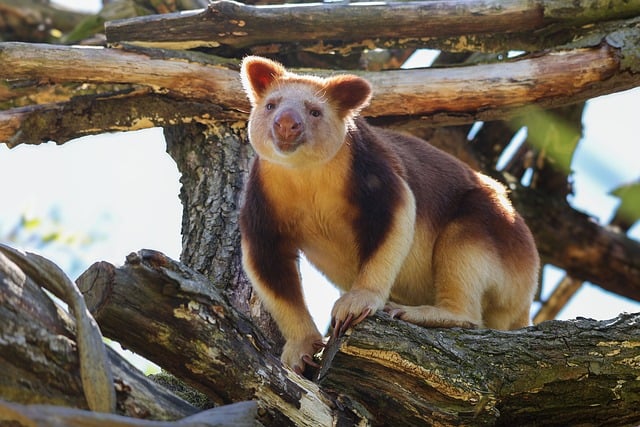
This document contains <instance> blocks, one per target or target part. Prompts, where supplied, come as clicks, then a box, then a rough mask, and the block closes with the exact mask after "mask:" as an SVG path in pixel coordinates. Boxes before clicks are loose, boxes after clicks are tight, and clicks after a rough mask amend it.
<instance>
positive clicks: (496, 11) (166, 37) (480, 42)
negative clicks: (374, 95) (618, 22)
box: [106, 0, 640, 53]
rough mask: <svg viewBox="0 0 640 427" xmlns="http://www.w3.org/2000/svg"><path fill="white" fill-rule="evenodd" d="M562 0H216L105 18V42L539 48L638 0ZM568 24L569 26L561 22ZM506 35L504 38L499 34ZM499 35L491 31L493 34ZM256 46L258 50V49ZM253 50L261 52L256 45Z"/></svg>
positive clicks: (618, 14)
mask: <svg viewBox="0 0 640 427" xmlns="http://www.w3.org/2000/svg"><path fill="white" fill-rule="evenodd" d="M586 3H587V2H577V3H575V2H574V3H569V2H566V1H536V2H529V1H524V0H508V1H500V2H495V1H489V2H487V1H484V0H472V1H412V2H390V3H388V2H387V3H379V4H376V3H366V4H365V3H329V4H327V3H324V4H319V3H315V4H287V5H269V6H251V5H245V4H242V3H237V2H234V1H217V2H214V3H212V4H211V5H210V6H209V7H208V8H207V9H205V10H202V11H193V12H192V13H189V14H184V13H182V14H168V15H162V16H160V15H156V16H147V17H140V18H134V19H128V20H120V21H112V22H108V23H107V24H106V34H107V40H108V41H109V42H110V43H123V42H126V43H136V44H138V45H144V46H152V47H169V48H179V49H188V48H194V47H214V48H215V47H223V48H225V49H232V50H234V51H235V52H239V51H242V50H245V51H246V49H247V48H256V47H258V46H271V48H270V50H271V51H273V45H274V44H276V45H279V47H280V49H278V50H280V51H282V50H286V49H287V45H292V44H295V45H296V46H299V45H302V46H304V49H305V50H310V51H314V52H332V51H334V52H335V51H339V52H342V53H346V52H349V51H351V50H352V49H356V48H361V47H366V48H369V49H372V48H375V47H392V46H418V45H421V46H427V47H431V48H436V49H443V50H448V51H465V50H466V51H469V50H482V51H485V52H486V51H490V50H494V51H507V50H513V49H521V50H536V51H537V50H542V49H545V48H547V47H551V46H558V45H561V44H564V43H568V42H570V41H572V39H573V37H575V36H576V33H584V32H585V31H586V30H587V29H588V27H585V24H587V23H590V24H594V23H597V22H600V21H608V20H613V19H622V18H628V17H633V16H637V15H639V14H640V5H639V4H638V3H637V2H626V1H622V0H616V1H614V2H610V3H609V4H608V7H607V8H602V7H600V6H599V5H597V4H586ZM569 28H570V29H571V31H567V29H569ZM506 34H508V37H505V35H506ZM496 35H497V36H496ZM256 50H257V52H256ZM254 53H260V52H259V48H258V49H254Z"/></svg>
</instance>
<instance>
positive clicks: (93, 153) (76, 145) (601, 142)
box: [0, 1, 640, 330]
mask: <svg viewBox="0 0 640 427" xmlns="http://www.w3.org/2000/svg"><path fill="white" fill-rule="evenodd" d="M60 3H64V4H67V5H69V6H70V7H73V8H75V9H78V8H79V6H81V7H82V8H83V9H86V10H89V11H92V10H95V8H96V7H99V2H98V1H84V2H83V1H75V2H74V1H64V2H63V1H61V2H60ZM638 112H640V88H636V89H635V90H632V91H627V92H624V93H619V94H614V95H610V96H606V97H601V98H597V99H595V100H592V101H590V102H589V103H588V105H587V108H586V111H585V113H584V116H583V122H584V138H583V140H582V141H581V143H580V145H579V147H578V152H577V154H576V156H575V158H574V164H573V169H574V171H575V173H574V180H575V192H576V194H575V196H574V197H572V198H571V200H570V201H571V203H572V204H573V205H574V206H575V207H577V208H578V209H581V210H584V211H587V212H589V213H590V214H591V215H593V216H594V217H595V218H596V219H597V220H599V221H601V222H603V223H607V222H608V221H609V220H610V219H611V215H612V212H613V210H614V209H615V207H616V206H617V204H618V200H617V198H615V197H612V196H610V195H608V192H609V191H611V190H613V189H614V188H616V187H617V186H619V185H621V184H623V183H626V182H629V181H632V180H634V179H636V178H638V177H639V176H640V161H638V155H637V153H638V147H640V137H639V132H638V117H639V116H638ZM178 179H179V174H178V171H177V168H176V166H175V163H174V162H173V160H172V159H171V158H170V157H169V155H168V154H166V152H165V143H164V138H163V135H162V130H161V129H149V130H144V131H136V132H129V133H115V134H105V135H99V136H93V137H86V138H80V139H78V140H75V141H70V142H68V143H66V144H64V145H62V146H56V145H55V144H53V143H48V144H42V145H39V146H26V145H22V146H19V147H17V148H15V149H13V150H9V149H8V148H7V147H6V146H5V145H3V144H0V182H2V183H3V185H2V186H1V187H0V200H2V202H3V206H2V209H1V210H0V238H1V237H2V236H4V235H6V233H7V232H8V230H10V229H11V227H13V226H14V225H15V224H16V222H17V221H18V220H19V218H20V215H22V214H25V213H26V214H28V215H29V216H30V217H33V218H47V217H50V216H52V215H53V216H54V217H56V218H58V220H59V223H60V227H61V228H62V229H63V230H65V231H66V232H68V233H77V234H79V235H83V234H91V235H97V239H96V241H95V242H94V243H93V244H92V245H89V246H87V247H81V246H77V247H76V248H75V249H74V250H75V253H76V254H79V256H80V257H81V259H82V260H83V261H84V263H85V265H71V263H70V258H71V257H70V256H69V254H68V253H65V252H64V251H60V250H59V249H57V250H53V251H51V252H46V251H43V252H42V254H43V255H44V256H46V257H48V258H50V259H52V260H53V261H55V262H57V263H59V265H60V266H61V267H63V268H66V269H67V271H70V270H78V271H74V272H73V273H70V274H73V275H74V276H73V277H72V279H75V275H77V274H78V273H79V272H81V271H83V270H84V269H85V268H87V267H88V265H90V264H91V263H93V262H95V261H99V260H106V261H109V262H112V263H114V264H116V265H120V264H122V263H123V262H124V259H125V256H126V255H127V254H128V253H130V252H132V251H137V250H139V249H141V248H151V249H156V250H159V251H162V252H164V253H165V254H166V255H168V256H170V257H172V258H174V259H179V256H180V250H181V247H180V245H181V239H180V223H181V214H182V208H181V205H180V202H179V199H178V193H179V188H180V187H179V182H178ZM630 235H632V236H634V238H636V239H640V226H639V225H638V224H636V226H635V227H634V228H633V229H632V230H631V233H630ZM24 249H29V248H24ZM548 270H549V271H547V272H545V275H546V281H545V285H544V289H543V291H544V294H547V293H548V292H549V291H550V290H551V289H552V288H553V286H555V283H556V282H557V280H559V278H560V277H562V274H561V272H557V271H551V270H555V269H553V268H549V269H548ZM303 276H304V281H305V285H306V286H305V288H306V291H305V292H306V293H307V299H308V301H310V302H313V303H312V304H311V307H310V308H311V311H312V314H313V315H314V318H315V319H316V321H317V322H318V324H319V326H320V328H321V330H323V329H324V328H325V327H326V325H327V324H328V321H329V312H330V310H331V306H332V304H333V301H334V300H335V299H336V298H337V296H338V293H337V291H336V290H335V289H334V288H333V287H332V286H331V285H328V284H324V283H322V282H324V280H323V279H322V277H321V276H320V275H319V274H318V273H316V272H314V271H312V269H311V268H309V267H308V266H307V265H304V266H303ZM623 311H627V312H640V304H639V303H636V302H633V301H630V300H627V299H622V298H619V297H617V296H615V295H612V294H610V293H607V292H604V291H602V290H601V289H600V288H599V287H597V286H594V285H589V284H587V285H585V286H583V287H582V289H581V290H580V291H579V292H578V294H577V295H576V296H575V297H574V298H573V299H572V300H571V302H570V303H569V304H568V306H567V307H566V308H565V309H564V310H563V311H562V312H561V313H560V316H559V317H560V318H561V319H569V318H574V317H576V316H583V317H592V318H597V319H607V318H612V317H615V316H616V315H617V314H619V313H620V312H623Z"/></svg>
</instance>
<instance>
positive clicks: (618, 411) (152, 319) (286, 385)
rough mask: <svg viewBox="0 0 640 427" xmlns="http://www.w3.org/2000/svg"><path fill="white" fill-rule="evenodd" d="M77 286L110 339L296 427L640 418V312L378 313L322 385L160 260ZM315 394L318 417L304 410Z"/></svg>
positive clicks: (104, 270) (202, 283) (134, 263)
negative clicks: (291, 367)
mask: <svg viewBox="0 0 640 427" xmlns="http://www.w3.org/2000/svg"><path fill="white" fill-rule="evenodd" d="M78 284H79V286H80V288H81V289H83V292H84V293H85V297H86V298H87V301H88V303H89V304H90V305H91V306H93V310H94V314H95V316H96V319H98V322H99V323H100V325H101V328H102V329H103V330H104V331H105V333H106V334H108V335H110V336H112V337H113V338H114V339H118V340H119V341H121V342H123V343H124V344H125V345H126V346H127V347H130V348H132V349H134V350H135V351H138V352H140V353H141V354H143V355H145V356H146V357H148V358H150V359H151V360H153V361H155V362H156V363H159V364H161V365H162V366H165V367H167V368H168V369H170V370H171V371H172V372H173V373H174V374H176V375H177V376H179V377H181V378H184V379H185V380H187V381H188V382H190V383H191V384H192V385H194V386H196V387H197V388H199V389H200V390H202V391H204V392H205V393H207V394H208V395H209V396H210V397H213V398H215V399H218V400H222V401H228V400H234V399H236V400H237V399H241V400H245V399H247V398H257V399H259V400H260V406H261V407H262V408H265V409H268V410H269V411H270V413H271V414H272V416H275V415H274V414H280V416H284V418H282V420H289V421H294V419H293V418H289V417H291V416H292V414H295V413H297V414H298V416H299V417H301V418H298V419H296V420H295V421H294V422H298V423H301V424H299V425H319V424H318V423H320V424H322V425H329V424H326V423H327V422H331V421H330V420H331V419H332V418H333V420H334V421H337V419H336V418H335V417H337V416H338V414H342V416H346V415H347V414H349V413H350V414H351V415H350V416H351V417H353V416H354V415H355V413H354V412H350V410H347V408H353V407H359V408H366V410H365V412H364V413H365V414H367V417H368V418H369V419H370V420H371V421H372V422H373V423H374V424H375V425H424V423H425V422H428V423H453V424H456V425H458V424H461V425H469V424H475V425H477V424H478V423H485V422H486V423H497V424H500V420H505V421H506V420H509V422H511V421H513V420H516V421H515V422H516V424H522V423H526V422H527V421H528V422H531V421H532V420H534V419H553V420H556V418H555V417H561V418H557V419H558V420H560V421H559V424H563V423H564V424H565V425H566V424H576V423H579V422H587V421H589V420H593V419H596V420H599V419H600V417H608V418H606V419H608V420H612V421H613V422H617V423H624V422H626V423H632V422H634V421H636V422H637V421H638V420H640V414H638V412H637V411H636V408H637V405H638V403H639V402H640V397H639V396H640V394H639V393H638V391H639V390H638V382H637V381H636V378H637V377H638V375H640V365H638V360H637V354H638V353H637V349H638V348H640V334H639V332H638V331H639V330H638V328H637V323H638V322H639V321H640V317H639V316H638V315H635V316H631V315H628V316H623V317H621V318H619V319H616V320H615V321H610V322H595V321H587V320H580V321H576V322H553V323H545V324H543V325H541V326H539V327H535V328H528V329H524V330H520V331H511V332H499V331H492V330H477V331H476V330H461V329H424V328H420V327H417V326H415V325H411V324H407V323H405V322H401V321H397V320H391V319H389V318H388V316H386V315H384V316H383V315H378V316H376V317H374V318H373V319H371V320H367V321H365V322H363V323H362V324H361V325H360V326H358V327H357V328H356V329H355V330H354V331H353V332H352V333H351V334H350V335H349V336H348V337H347V338H346V339H345V340H344V342H342V343H341V344H340V346H339V348H334V349H333V351H332V350H331V349H330V350H328V351H327V354H328V355H329V356H327V360H326V361H325V365H326V366H325V368H324V370H323V371H322V372H321V374H320V377H321V379H320V384H321V387H322V388H317V386H315V385H314V384H312V383H310V382H308V381H305V380H303V379H301V378H300V377H297V376H296V375H293V374H292V373H291V372H290V371H285V370H283V369H282V368H281V367H280V364H279V362H278V361H277V360H276V359H275V358H274V357H273V355H272V354H271V349H270V347H269V345H268V343H267V342H266V341H264V339H263V338H262V336H261V333H260V332H259V331H257V330H255V329H254V326H253V325H252V324H251V323H250V322H248V321H246V320H243V317H242V316H240V315H239V314H238V313H237V312H236V311H235V310H234V309H232V308H231V307H230V306H229V305H228V303H227V302H226V301H225V299H224V298H222V297H221V296H220V295H219V294H218V290H216V289H215V288H214V287H213V286H211V285H210V284H209V282H208V281H207V280H206V279H204V277H202V276H200V275H198V274H197V273H194V272H192V271H190V270H189V269H187V268H186V267H184V266H181V265H180V264H178V263H176V262H174V261H171V260H169V259H167V258H166V257H164V256H162V255H161V254H159V253H157V252H151V251H141V252H139V253H138V254H137V255H135V254H132V255H130V256H129V257H128V261H127V263H126V264H125V265H124V266H123V267H120V268H115V267H113V266H111V265H109V264H106V263H100V264H96V265H94V266H93V267H91V268H90V269H89V270H88V271H87V272H86V273H85V274H83V275H82V276H81V277H80V278H79V280H78ZM125 323H126V326H125ZM331 353H334V354H333V355H331ZM329 359H331V360H329ZM184 360H188V361H189V363H187V364H185V363H183V362H184ZM594 389H599V390H600V391H599V392H598V393H595V394H590V393H591V392H592V391H593V390H594ZM323 390H334V392H332V393H336V392H337V393H340V394H337V395H334V397H333V398H329V397H328V395H327V394H326V393H325V391H323ZM342 390H345V391H346V394H342ZM569 390H572V391H571V393H569ZM338 391H339V392H338ZM565 394H571V397H570V398H569V397H566V396H565V397H563V400H562V407H563V408H566V406H565V404H566V403H567V399H570V403H571V405H573V406H575V408H577V410H575V411H571V414H573V416H574V417H575V418H572V419H571V420H568V419H567V417H568V416H569V415H568V414H569V412H567V413H566V414H564V417H565V418H562V416H563V414H559V413H558V410H559V406H558V399H559V396H561V395H562V396H564V395H565ZM408 395H409V396H411V398H410V399H407V398H406V396H408ZM311 400H313V402H314V404H316V405H320V406H318V407H317V409H320V410H319V411H316V412H305V411H308V410H309V406H307V405H309V403H310V402H311ZM331 402H334V403H331ZM554 402H555V403H554ZM333 404H335V405H336V406H335V407H332V406H331V405H333ZM327 405H328V406H327ZM596 405H608V406H607V407H606V410H603V409H602V408H601V407H600V408H597V407H596ZM296 408H297V409H296ZM341 408H342V409H341ZM595 408H597V409H595ZM303 413H304V414H303ZM285 414H286V415H285ZM302 418H304V420H303V419H302ZM342 420H343V421H344V418H343V419H342ZM353 421H355V420H354V419H352V422H353ZM270 422H273V420H270ZM407 423H408V424H407Z"/></svg>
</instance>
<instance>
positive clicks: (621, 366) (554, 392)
mask: <svg viewBox="0 0 640 427" xmlns="http://www.w3.org/2000/svg"><path fill="white" fill-rule="evenodd" d="M638 322H640V314H627V315H621V316H620V317H618V318H616V319H612V320H607V321H595V320H590V319H577V320H574V321H549V322H544V323H542V324H540V325H538V326H536V327H529V328H526V329H522V330H517V331H493V330H488V329H479V330H464V329H458V328H455V329H449V330H443V329H427V328H421V327H418V326H415V325H412V324H408V323H406V322H402V321H398V320H394V319H390V318H389V316H388V315H386V314H378V315H376V316H374V318H373V319H371V320H367V321H365V322H362V323H361V324H360V325H358V326H357V327H356V328H354V329H353V330H352V331H351V333H350V334H348V335H347V336H346V337H345V338H343V339H342V340H341V341H337V342H330V343H329V344H328V347H327V349H325V352H326V353H327V354H328V355H329V357H328V358H325V360H323V368H322V370H321V372H320V374H319V383H320V385H321V386H323V387H327V388H330V389H337V390H343V391H345V392H346V393H347V394H348V395H349V396H351V398H352V399H355V400H357V401H358V402H360V403H361V404H362V405H363V406H364V407H365V408H366V409H367V410H368V411H369V412H370V415H371V418H372V424H373V425H403V426H423V425H463V426H478V425H504V426H519V425H539V424H542V425H557V426H562V425H565V426H566V425H604V424H607V425H637V424H638V422H640V412H638V410H637V408H638V405H640V383H639V382H638V380H637V378H638V375H640V364H639V363H638V349H639V348H640V330H639V329H638V326H637V325H638ZM541 420H544V421H541Z"/></svg>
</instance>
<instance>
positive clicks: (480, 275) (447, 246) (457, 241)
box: [386, 220, 503, 328]
mask: <svg viewBox="0 0 640 427" xmlns="http://www.w3.org/2000/svg"><path fill="white" fill-rule="evenodd" d="M432 265H433V278H434V280H433V284H432V286H433V287H434V291H435V292H434V295H435V299H434V303H433V305H420V306H407V305H399V304H395V303H393V302H391V303H389V304H387V307H386V311H387V312H389V314H391V316H393V317H398V318H400V319H402V320H405V321H408V322H411V323H415V324H418V325H422V326H428V327H464V328H475V327H482V326H485V325H484V321H483V303H484V302H485V300H486V293H487V291H488V290H489V289H490V288H491V287H492V285H493V284H494V283H496V281H499V280H501V277H502V276H503V274H502V267H501V262H500V259H499V258H498V257H497V254H496V251H495V250H494V248H493V247H492V244H491V240H490V237H489V236H488V235H487V234H486V233H485V232H484V231H482V230H481V229H480V230H479V229H478V228H477V224H474V221H472V220H471V221H469V220H458V221H454V222H452V223H450V224H448V225H447V226H446V227H445V229H444V230H443V231H442V232H441V234H440V235H439V237H438V239H437V240H436V243H435V246H434V249H433V264H432Z"/></svg>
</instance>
